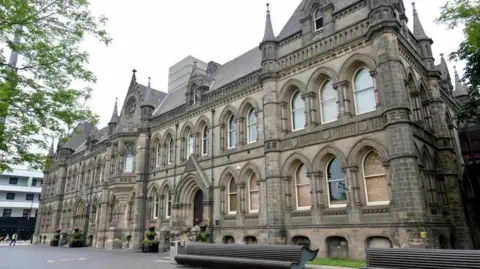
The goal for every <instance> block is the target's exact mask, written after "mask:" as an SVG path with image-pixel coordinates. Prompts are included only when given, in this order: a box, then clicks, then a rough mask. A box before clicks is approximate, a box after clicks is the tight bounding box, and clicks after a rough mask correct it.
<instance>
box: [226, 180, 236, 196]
mask: <svg viewBox="0 0 480 269" xmlns="http://www.w3.org/2000/svg"><path fill="white" fill-rule="evenodd" d="M228 191H229V192H230V193H231V192H237V186H235V181H234V180H233V179H231V180H230V183H229V187H228Z"/></svg>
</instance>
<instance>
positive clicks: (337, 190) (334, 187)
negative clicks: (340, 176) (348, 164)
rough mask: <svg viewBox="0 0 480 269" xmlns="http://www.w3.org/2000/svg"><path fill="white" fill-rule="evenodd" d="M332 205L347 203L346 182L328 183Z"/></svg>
mask: <svg viewBox="0 0 480 269" xmlns="http://www.w3.org/2000/svg"><path fill="white" fill-rule="evenodd" d="M328 190H329V193H330V202H331V203H341V204H343V203H346V202H347V192H346V190H345V180H339V181H331V182H328Z"/></svg>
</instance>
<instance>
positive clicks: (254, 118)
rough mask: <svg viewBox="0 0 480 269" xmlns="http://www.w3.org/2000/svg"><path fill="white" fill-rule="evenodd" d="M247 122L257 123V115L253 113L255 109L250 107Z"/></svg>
mask: <svg viewBox="0 0 480 269" xmlns="http://www.w3.org/2000/svg"><path fill="white" fill-rule="evenodd" d="M248 123H249V124H253V123H257V116H256V115H255V109H253V108H252V109H250V111H249V112H248Z"/></svg>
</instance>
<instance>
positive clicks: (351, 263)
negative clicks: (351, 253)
mask: <svg viewBox="0 0 480 269" xmlns="http://www.w3.org/2000/svg"><path fill="white" fill-rule="evenodd" d="M308 263H309V264H314V265H326V266H338V267H351V268H360V267H364V266H366V263H365V261H360V260H346V259H338V258H318V259H315V260H313V261H311V262H308Z"/></svg>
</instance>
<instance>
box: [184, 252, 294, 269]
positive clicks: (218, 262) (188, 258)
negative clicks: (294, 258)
mask: <svg viewBox="0 0 480 269" xmlns="http://www.w3.org/2000/svg"><path fill="white" fill-rule="evenodd" d="M175 261H176V262H177V263H178V264H182V265H187V264H188V265H194V266H208V267H209V268H215V269H222V268H226V269H245V268H250V269H262V268H263V269H266V268H272V269H283V268H292V265H293V266H295V264H292V263H290V262H281V261H269V260H255V259H241V258H227V257H218V256H210V257H209V256H200V255H177V256H175Z"/></svg>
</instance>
